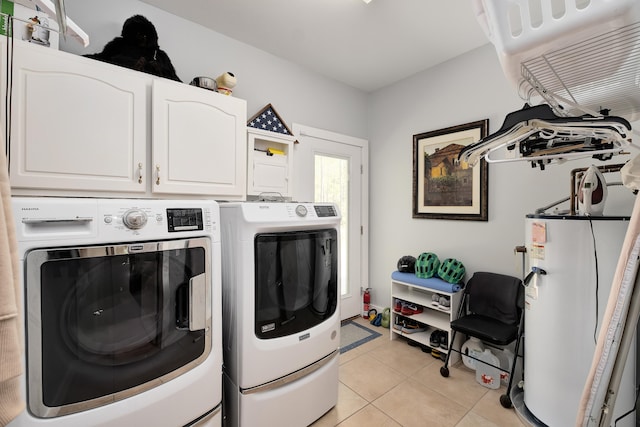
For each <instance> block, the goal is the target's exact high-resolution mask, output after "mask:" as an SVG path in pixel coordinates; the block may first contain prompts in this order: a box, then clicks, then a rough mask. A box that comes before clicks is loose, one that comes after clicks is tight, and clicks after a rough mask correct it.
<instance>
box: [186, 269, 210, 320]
mask: <svg viewBox="0 0 640 427" xmlns="http://www.w3.org/2000/svg"><path fill="white" fill-rule="evenodd" d="M206 326H207V281H206V274H205V273H202V274H198V275H197V276H194V277H192V278H191V279H189V330H190V331H199V330H201V329H205V328H206Z"/></svg>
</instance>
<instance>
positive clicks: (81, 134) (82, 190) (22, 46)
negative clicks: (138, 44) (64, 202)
mask: <svg viewBox="0 0 640 427" xmlns="http://www.w3.org/2000/svg"><path fill="white" fill-rule="evenodd" d="M13 57H14V59H13V69H12V70H13V73H12V75H13V93H12V97H11V99H12V103H11V107H12V108H11V110H10V116H11V119H10V120H11V140H10V179H11V186H12V191H13V193H14V194H29V195H33V194H36V195H80V196H82V195H87V196H93V197H95V196H104V197H110V196H121V197H155V196H156V195H159V196H162V197H164V196H165V195H176V196H180V195H189V196H192V195H201V196H207V197H212V198H216V199H221V200H244V199H245V198H246V175H247V173H246V158H247V157H246V151H247V150H246V143H245V141H246V129H245V123H246V102H245V101H244V100H241V99H238V98H233V97H229V96H224V95H221V94H218V93H215V92H211V91H208V90H205V89H201V88H197V87H194V86H189V85H187V84H184V83H180V82H174V81H171V80H167V79H163V78H158V77H155V76H151V75H149V74H145V73H141V72H137V71H133V70H129V69H126V68H123V67H118V66H114V65H111V64H106V63H102V62H99V61H96V60H92V59H89V58H83V57H81V56H77V55H73V54H69V53H66V52H60V51H57V50H53V49H47V48H43V47H41V46H33V45H30V44H28V43H23V42H19V41H16V42H15V46H14V51H13Z"/></svg>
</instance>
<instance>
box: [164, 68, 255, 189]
mask: <svg viewBox="0 0 640 427" xmlns="http://www.w3.org/2000/svg"><path fill="white" fill-rule="evenodd" d="M152 97H153V121H152V123H153V125H152V129H153V131H152V134H153V148H152V153H153V162H152V168H153V170H152V173H153V183H152V191H153V192H154V193H180V194H210V195H215V196H217V197H219V198H222V199H234V198H237V197H238V196H241V197H240V198H241V199H244V197H242V196H243V195H244V194H245V185H246V184H245V182H246V168H245V163H244V162H245V159H246V158H247V149H246V144H245V143H244V135H245V116H246V103H245V101H244V100H241V99H238V98H232V97H230V96H225V95H220V94H218V93H215V92H211V91H208V90H206V89H202V88H199V87H195V86H187V85H184V84H176V82H173V81H171V80H166V79H154V80H153V93H152Z"/></svg>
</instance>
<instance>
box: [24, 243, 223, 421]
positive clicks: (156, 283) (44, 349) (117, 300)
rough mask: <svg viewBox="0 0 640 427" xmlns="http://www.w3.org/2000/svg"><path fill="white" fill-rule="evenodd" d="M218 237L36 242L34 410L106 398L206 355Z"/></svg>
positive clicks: (30, 262)
mask: <svg viewBox="0 0 640 427" xmlns="http://www.w3.org/2000/svg"><path fill="white" fill-rule="evenodd" d="M209 247H210V242H209V240H208V239H205V238H202V239H189V240H180V241H169V242H160V243H158V242H155V243H143V244H135V245H122V246H102V247H83V248H74V249H47V250H34V251H32V252H30V253H29V254H28V255H27V258H26V266H25V268H26V271H27V280H28V281H27V286H26V289H27V304H28V307H27V308H28V313H29V321H28V325H27V333H28V343H29V347H28V361H29V405H30V409H31V411H32V412H33V413H34V414H35V415H36V416H40V417H53V416H59V415H63V414H68V413H73V412H78V411H80V410H86V409H89V408H92V407H97V406H101V405H104V404H106V403H109V402H113V401H114V400H118V399H122V398H124V397H126V396H131V395H134V394H136V393H138V392H141V391H144V390H147V389H149V388H151V387H154V386H156V385H159V384H161V383H162V382H164V381H166V380H168V379H170V378H173V377H175V376H177V375H180V374H181V373H183V372H185V371H187V370H189V369H191V367H195V366H196V365H197V364H198V363H199V361H200V360H202V359H204V358H206V357H207V355H208V354H209V352H210V347H211V344H210V326H211V289H210V288H211V265H210V261H209V254H210V252H209V251H210V249H209ZM40 330H41V333H40ZM160 379H162V381H160Z"/></svg>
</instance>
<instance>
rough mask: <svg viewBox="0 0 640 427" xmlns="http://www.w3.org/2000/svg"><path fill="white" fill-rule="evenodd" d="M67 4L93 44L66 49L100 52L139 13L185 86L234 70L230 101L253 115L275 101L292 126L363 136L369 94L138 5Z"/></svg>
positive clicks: (117, 1)
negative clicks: (236, 101) (234, 100)
mask: <svg viewBox="0 0 640 427" xmlns="http://www.w3.org/2000/svg"><path fill="white" fill-rule="evenodd" d="M65 7H66V11H67V15H68V16H69V17H70V18H71V19H73V21H74V22H75V23H77V24H78V25H79V26H80V27H81V28H82V29H83V30H84V31H85V32H86V33H87V34H89V36H90V39H91V44H90V46H89V47H88V48H86V49H84V48H83V47H82V46H81V45H80V44H79V43H77V42H75V41H74V40H73V39H72V38H68V39H67V40H66V41H64V40H62V39H61V40H60V49H61V50H64V51H68V52H72V53H76V54H85V53H96V52H100V51H101V50H102V48H103V47H104V45H105V44H107V43H108V42H109V41H111V40H112V39H113V38H114V37H117V36H119V35H120V32H121V31H122V24H123V23H124V21H125V20H126V19H127V18H129V17H131V16H133V15H135V14H141V15H144V16H145V17H146V18H147V19H149V20H150V21H151V22H152V23H153V24H154V26H155V27H156V31H157V32H158V43H159V45H160V48H161V49H162V50H164V51H165V52H166V53H167V54H168V55H169V57H170V58H171V62H172V63H173V66H174V67H175V68H176V72H177V74H178V77H180V79H181V80H182V81H183V82H185V83H187V84H188V83H189V82H190V81H191V80H192V79H193V78H194V77H196V76H209V77H214V78H215V77H217V76H219V75H220V74H222V73H224V72H225V71H230V72H232V73H234V74H235V76H236V77H237V79H238V85H237V86H236V88H235V89H234V93H233V96H236V97H238V98H242V99H245V100H246V101H247V114H248V116H249V117H251V116H253V115H254V114H255V113H257V112H258V111H260V110H261V109H262V107H264V106H265V105H267V104H269V103H271V104H272V105H273V106H274V108H275V109H276V111H277V112H278V113H279V114H280V116H281V117H282V119H283V120H284V121H285V122H286V124H287V125H288V126H289V128H291V127H292V123H293V122H296V123H303V124H305V125H308V126H313V127H317V128H320V129H327V130H331V131H334V132H339V133H343V134H346V135H351V136H356V137H364V136H365V135H366V132H367V129H366V112H367V111H366V99H367V97H366V94H365V93H364V92H362V91H359V90H357V89H354V88H352V87H350V86H346V85H344V84H341V83H337V82H335V81H333V80H330V79H327V78H325V77H323V76H320V75H318V74H315V73H312V72H309V71H308V70H305V69H304V68H302V67H299V66H298V65H295V64H293V63H291V62H288V61H285V60H282V59H280V58H277V57H275V56H273V55H271V54H268V53H266V52H264V51H261V50H258V49H255V48H253V47H251V46H248V45H246V44H244V43H241V42H238V41H236V40H233V39H230V38H228V37H226V36H223V35H221V34H219V33H216V32H215V31H212V30H209V29H207V28H205V27H203V26H201V25H197V24H193V23H191V22H189V21H186V20H184V19H182V18H178V17H176V16H174V15H171V14H168V13H166V12H164V11H162V10H160V9H158V8H155V7H153V6H150V5H148V4H145V3H142V2H139V1H137V0H109V1H104V0H65ZM283 25H286V23H283ZM249 117H248V118H249Z"/></svg>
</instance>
